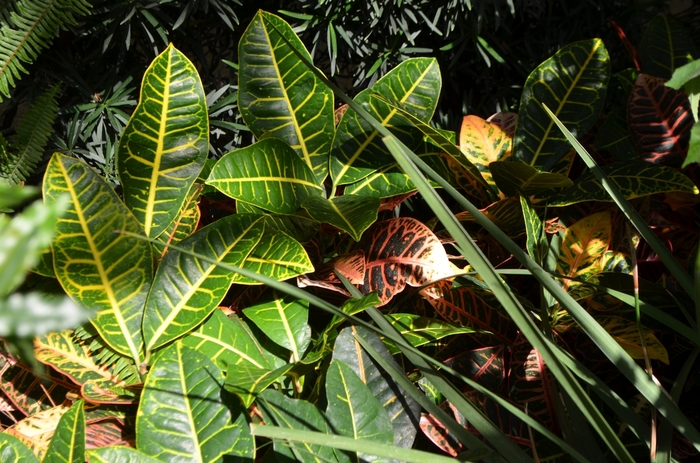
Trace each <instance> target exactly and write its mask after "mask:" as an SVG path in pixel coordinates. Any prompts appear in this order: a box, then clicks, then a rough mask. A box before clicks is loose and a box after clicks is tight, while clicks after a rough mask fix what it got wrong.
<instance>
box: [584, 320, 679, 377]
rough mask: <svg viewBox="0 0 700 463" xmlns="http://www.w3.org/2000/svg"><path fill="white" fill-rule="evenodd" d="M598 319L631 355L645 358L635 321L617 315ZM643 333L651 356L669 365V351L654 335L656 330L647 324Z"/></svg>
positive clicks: (643, 327) (643, 328)
mask: <svg viewBox="0 0 700 463" xmlns="http://www.w3.org/2000/svg"><path fill="white" fill-rule="evenodd" d="M596 321H597V322H598V323H600V325H601V326H602V327H603V328H605V331H607V332H608V333H609V334H610V336H612V338H613V339H614V340H615V341H617V342H618V343H619V344H620V346H622V348H623V349H625V352H627V353H628V354H629V355H630V357H632V358H635V359H643V358H644V353H643V351H642V341H641V338H640V335H639V329H638V328H637V324H636V323H635V322H633V321H630V320H626V319H624V318H621V317H615V316H607V317H597V318H596ZM642 334H643V335H644V342H645V344H646V350H647V355H648V356H649V358H650V359H652V360H661V361H662V362H664V363H665V364H666V365H668V364H669V359H668V351H667V350H666V348H665V347H664V345H663V344H661V342H660V341H659V339H658V338H657V337H656V336H655V335H654V332H653V331H652V330H651V329H649V328H647V327H646V326H642Z"/></svg>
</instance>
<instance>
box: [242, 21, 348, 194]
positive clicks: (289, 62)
mask: <svg viewBox="0 0 700 463" xmlns="http://www.w3.org/2000/svg"><path fill="white" fill-rule="evenodd" d="M285 39H286V41H288V42H289V43H291V46H290V45H289V44H288V43H287V42H286V41H285ZM292 46H293V47H294V49H296V50H298V51H299V52H300V53H302V54H303V55H304V56H306V57H307V59H308V60H309V61H311V57H310V55H309V53H308V52H307V51H306V48H304V44H303V43H302V42H301V40H299V37H297V35H296V34H295V33H294V31H293V30H292V28H291V27H290V26H289V24H287V23H286V22H284V21H283V20H282V19H280V18H279V17H277V16H275V15H272V14H270V13H266V12H263V11H259V12H258V13H257V14H256V15H255V17H254V18H253V20H252V21H251V23H250V25H249V26H248V28H247V29H246V30H245V32H244V33H243V36H242V37H241V41H240V42H239V45H238V58H239V73H238V79H239V81H238V103H239V108H240V110H241V115H242V116H243V120H244V121H245V122H246V124H247V125H248V128H250V130H251V132H253V134H254V135H255V136H256V137H257V138H259V139H260V138H265V137H276V138H280V139H282V140H284V141H286V142H287V143H288V144H289V145H290V146H291V147H292V148H293V149H294V151H296V153H297V154H298V155H299V157H300V158H301V159H302V160H303V161H304V163H305V164H306V165H307V166H308V167H309V169H311V170H312V171H313V173H314V176H315V179H316V183H317V184H319V185H320V184H321V183H323V179H324V178H326V175H328V154H329V152H330V149H331V142H332V140H333V132H334V120H335V119H334V115H333V92H332V91H331V89H330V88H328V87H327V86H326V85H325V84H324V83H323V82H321V80H320V79H319V78H318V77H316V76H315V75H314V74H313V72H311V71H310V70H309V69H308V68H307V67H306V66H305V65H304V64H303V63H302V62H301V60H299V58H298V57H297V56H296V55H295V54H294V52H293V51H292V48H291V47H292Z"/></svg>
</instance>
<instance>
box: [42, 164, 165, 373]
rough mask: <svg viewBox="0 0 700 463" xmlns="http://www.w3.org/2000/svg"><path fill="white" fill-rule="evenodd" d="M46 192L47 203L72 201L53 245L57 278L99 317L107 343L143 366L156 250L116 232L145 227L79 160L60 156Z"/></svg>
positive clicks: (51, 167) (138, 230)
mask: <svg viewBox="0 0 700 463" xmlns="http://www.w3.org/2000/svg"><path fill="white" fill-rule="evenodd" d="M43 188H44V199H45V201H46V202H47V203H52V202H54V201H56V198H57V197H58V196H59V195H61V194H63V193H68V194H69V195H70V198H71V200H70V205H69V208H68V211H67V212H66V213H65V214H64V216H63V217H62V218H61V219H59V221H58V224H57V225H56V239H55V240H54V242H53V245H52V247H53V257H54V269H55V270H56V277H57V278H58V280H59V281H60V282H61V285H62V286H63V287H64V289H65V290H66V292H67V293H68V295H69V296H71V297H72V298H73V299H75V300H76V301H77V302H79V303H80V304H82V305H84V306H85V307H87V308H89V309H91V310H94V311H95V312H96V313H97V315H96V316H95V318H94V319H93V320H92V324H93V325H94V326H95V328H96V329H97V331H98V332H99V333H100V335H101V336H102V337H103V338H104V340H105V341H106V342H107V343H108V344H109V345H110V346H111V347H112V348H113V349H114V350H116V351H117V352H119V353H121V354H124V355H127V356H130V357H131V358H133V359H134V361H135V362H136V363H137V364H140V363H141V355H142V352H141V351H142V343H143V341H142V337H141V320H142V311H143V304H144V302H145V300H146V295H147V294H148V289H149V287H150V284H151V280H152V278H153V259H152V257H151V254H152V253H151V246H150V245H149V244H148V242H146V241H143V240H140V239H138V238H135V237H132V236H127V235H117V234H115V233H114V230H124V231H128V232H131V233H136V234H139V235H140V234H143V231H142V229H141V226H140V225H139V223H138V222H137V220H136V219H135V218H134V216H133V215H131V213H130V212H129V211H128V210H127V208H126V207H125V206H124V204H123V203H122V202H121V200H120V199H119V197H118V196H117V195H116V194H115V193H114V190H112V188H111V187H110V186H109V185H108V184H107V182H106V181H105V180H103V179H102V178H101V177H100V176H99V175H97V173H96V172H95V171H94V170H92V169H91V168H90V167H88V166H87V165H86V164H84V163H82V162H80V161H78V160H77V159H74V158H70V157H68V156H64V155H61V154H54V155H53V157H52V158H51V161H49V165H48V167H47V168H46V175H45V177H44V187H43Z"/></svg>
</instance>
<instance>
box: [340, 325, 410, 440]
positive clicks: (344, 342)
mask: <svg viewBox="0 0 700 463" xmlns="http://www.w3.org/2000/svg"><path fill="white" fill-rule="evenodd" d="M357 337H362V339H363V340H365V341H367V342H368V343H369V344H370V345H371V346H372V347H373V348H374V349H375V350H376V351H377V352H378V353H379V355H380V356H382V357H383V358H384V360H385V361H387V362H389V363H391V364H392V365H393V366H395V367H396V368H397V369H400V368H401V367H400V366H399V364H398V363H396V360H394V358H393V357H392V356H391V354H390V352H389V350H388V349H387V347H386V346H385V345H384V342H383V341H382V340H381V338H380V337H379V336H377V334H376V333H374V332H372V331H370V330H368V329H366V328H364V327H361V326H349V327H347V328H344V329H343V330H342V331H341V332H340V334H339V335H338V338H337V339H336V340H335V346H334V348H333V361H334V362H337V361H339V360H340V361H341V362H342V363H343V364H345V365H347V366H349V367H350V368H351V369H352V371H354V372H355V373H356V374H357V376H358V377H359V379H360V380H361V381H362V382H363V383H364V384H365V385H367V388H368V389H369V391H370V393H371V394H372V396H373V397H375V398H376V399H378V402H379V403H380V404H381V405H382V407H383V408H384V410H385V411H386V413H387V416H388V417H389V420H390V421H391V424H392V427H393V430H394V432H393V442H394V445H396V446H399V447H405V448H411V447H412V446H413V441H414V439H415V437H416V433H417V431H418V426H417V423H418V422H419V421H420V410H421V408H420V405H419V404H418V402H416V401H415V399H413V397H411V396H410V395H409V394H408V393H407V392H406V391H405V390H404V389H403V388H402V387H401V386H399V385H398V384H396V382H395V381H394V380H393V379H392V378H391V376H389V375H388V374H387V373H386V372H385V371H384V369H383V368H382V367H380V366H379V364H378V363H377V361H376V360H374V359H373V358H372V357H371V356H370V355H369V354H367V352H365V350H364V349H363V348H362V346H361V345H360V343H359V341H357ZM380 421H381V419H380Z"/></svg>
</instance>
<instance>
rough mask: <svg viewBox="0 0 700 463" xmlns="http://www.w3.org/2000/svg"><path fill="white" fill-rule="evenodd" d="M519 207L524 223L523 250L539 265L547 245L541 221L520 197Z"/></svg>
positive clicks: (535, 212) (533, 209)
mask: <svg viewBox="0 0 700 463" xmlns="http://www.w3.org/2000/svg"><path fill="white" fill-rule="evenodd" d="M520 207H521V209H522V212H523V220H524V221H525V248H526V249H527V252H528V254H530V257H531V258H532V260H534V261H535V262H537V263H538V264H541V263H542V262H543V261H544V260H543V259H544V256H545V255H546V252H547V245H548V243H547V236H546V235H545V234H544V226H543V223H542V220H540V216H539V215H538V214H537V210H536V209H535V208H534V207H532V205H531V204H530V201H529V200H528V199H527V198H525V197H522V196H521V197H520Z"/></svg>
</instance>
